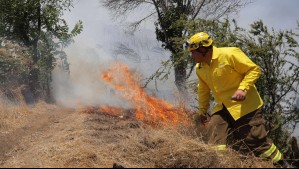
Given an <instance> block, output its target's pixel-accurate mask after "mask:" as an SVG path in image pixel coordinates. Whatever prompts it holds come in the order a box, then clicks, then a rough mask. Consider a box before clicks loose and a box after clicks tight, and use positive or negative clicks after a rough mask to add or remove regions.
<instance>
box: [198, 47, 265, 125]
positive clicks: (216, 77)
mask: <svg viewBox="0 0 299 169" xmlns="http://www.w3.org/2000/svg"><path fill="white" fill-rule="evenodd" d="M196 74H197V76H198V79H199V82H198V102H199V114H203V113H206V112H207V111H208V109H209V107H210V100H211V92H212V94H213V96H214V99H215V102H216V106H215V107H214V108H213V111H212V114H213V113H215V112H217V111H220V110H221V109H222V108H223V106H222V104H224V105H225V107H226V108H227V109H228V111H229V112H230V114H231V115H232V117H233V118H234V119H235V120H238V119H239V118H240V117H242V116H244V115H246V114H248V113H250V112H253V111H254V110H256V109H258V108H260V107H261V106H262V105H263V101H262V99H261V97H260V95H259V93H258V91H257V89H256V87H255V85H254V83H255V81H256V80H257V79H258V78H259V76H260V74H261V70H260V68H259V67H258V66H257V65H256V64H255V63H253V62H252V61H251V60H250V59H249V58H248V57H247V56H246V54H245V53H244V52H242V51H241V50H240V49H239V48H236V47H225V48H217V47H214V46H213V56H212V60H211V63H210V65H208V64H206V63H198V64H197V65H196ZM237 89H241V90H245V91H246V92H247V96H246V99H245V100H244V101H234V100H232V99H231V97H232V95H233V94H234V93H235V91H236V90H237Z"/></svg>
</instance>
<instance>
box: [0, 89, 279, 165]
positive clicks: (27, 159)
mask: <svg viewBox="0 0 299 169" xmlns="http://www.w3.org/2000/svg"><path fill="white" fill-rule="evenodd" d="M16 91H18V90H16ZM15 98H18V100H20V102H22V97H21V96H18V97H15ZM0 118H1V119H0V122H1V126H0V131H1V132H3V131H5V132H9V131H13V130H15V129H17V128H22V130H18V131H16V132H11V133H10V134H7V135H5V134H3V135H2V136H7V137H8V136H10V137H11V138H10V139H13V140H18V139H20V140H19V141H18V142H11V143H6V144H7V146H9V147H10V148H4V149H3V150H5V152H6V153H5V154H2V157H0V167H1V168H2V167H3V168H6V167H8V168H11V167H13V168H23V167H25V168H110V167H113V166H114V167H116V166H118V167H120V166H122V167H126V168H273V167H274V166H273V165H272V163H271V161H268V160H262V159H258V158H256V157H251V156H240V155H239V154H238V153H236V152H234V151H233V150H230V149H228V150H227V151H225V152H217V151H215V150H214V149H213V148H211V146H209V145H206V144H204V142H203V141H202V139H201V138H200V137H199V136H198V132H197V131H196V130H195V129H194V127H192V126H185V125H184V126H176V127H175V126H163V127H155V128H153V127H151V126H149V125H146V124H144V123H142V122H140V121H137V120H136V119H135V118H134V117H133V116H127V117H123V118H120V117H116V116H111V115H108V114H105V113H100V112H96V113H89V114H86V113H82V111H80V110H79V111H75V110H71V109H64V108H60V107H58V106H56V105H49V104H47V103H44V102H40V103H38V104H36V105H34V106H32V107H28V106H26V105H24V104H21V103H20V104H17V105H16V104H12V103H9V102H7V101H6V100H2V101H1V104H0ZM25 124H26V125H25ZM24 125H25V127H23V126H24ZM3 139H4V141H5V140H10V139H5V138H3ZM0 141H1V139H0ZM0 149H1V148H0ZM0 154H1V153H0Z"/></svg>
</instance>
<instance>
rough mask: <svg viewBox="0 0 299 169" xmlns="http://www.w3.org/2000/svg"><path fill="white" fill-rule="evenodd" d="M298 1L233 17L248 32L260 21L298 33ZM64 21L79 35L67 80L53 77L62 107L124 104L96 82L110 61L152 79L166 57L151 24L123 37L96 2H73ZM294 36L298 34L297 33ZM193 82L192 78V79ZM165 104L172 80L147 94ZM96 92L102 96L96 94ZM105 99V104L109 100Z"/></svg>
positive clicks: (268, 2) (259, 2) (252, 7)
mask: <svg viewBox="0 0 299 169" xmlns="http://www.w3.org/2000/svg"><path fill="white" fill-rule="evenodd" d="M298 8H299V0H254V2H253V3H251V4H249V5H247V6H245V7H244V8H242V9H241V10H240V12H239V13H238V14H237V15H233V16H232V17H234V18H235V19H236V20H237V23H238V25H239V26H240V27H243V28H249V27H250V24H252V23H253V22H254V21H257V20H262V21H263V22H264V24H265V25H266V26H267V27H268V28H272V27H273V28H274V29H275V30H277V31H278V30H280V29H281V30H285V29H292V30H296V29H297V28H296V27H297V21H298V20H299V10H298ZM140 13H142V11H138V12H137V13H133V14H132V15H130V17H128V18H127V19H128V20H134V19H135V18H138V17H139V16H140V15H139V14H140ZM64 18H65V19H66V21H67V23H68V24H69V26H70V27H72V26H73V25H74V24H75V23H76V22H77V21H78V20H82V21H83V25H84V28H83V32H82V33H81V34H80V35H78V36H77V37H75V39H74V40H75V43H74V44H72V45H70V46H69V47H68V48H67V49H66V52H67V54H68V61H69V63H70V69H71V77H72V78H71V81H66V80H65V78H64V77H63V76H62V75H61V73H59V71H58V72H57V73H56V74H55V73H54V77H53V81H54V82H53V86H54V89H55V93H56V95H55V97H56V99H57V100H58V101H59V102H60V103H61V104H64V105H69V106H74V105H78V102H80V104H88V105H97V104H98V103H103V102H104V103H105V104H106V103H107V104H108V103H114V104H115V103H116V104H125V103H122V101H121V100H117V98H113V96H111V95H110V93H109V92H106V91H109V87H107V86H106V85H104V84H103V82H102V81H101V80H99V73H100V71H101V70H103V69H105V68H106V67H107V65H109V63H110V62H114V61H115V60H118V61H121V62H125V63H127V64H128V65H130V68H132V69H134V70H136V71H140V72H142V73H143V74H144V76H145V77H148V76H150V75H151V74H153V73H154V72H155V71H156V70H157V69H158V68H159V67H160V64H161V62H162V61H165V60H167V59H168V58H169V53H168V52H167V51H164V50H162V49H161V44H160V43H159V42H157V40H156V38H155V32H154V25H153V23H152V22H151V21H149V22H146V23H145V24H144V25H143V26H142V27H141V28H140V30H139V31H137V32H136V33H135V35H134V36H132V35H131V34H128V33H125V32H124V30H125V29H124V28H125V25H126V22H119V21H115V20H114V19H113V18H112V17H111V14H110V13H109V11H108V10H107V9H105V8H103V7H101V4H100V3H99V0H74V8H72V9H71V11H70V12H65V15H64ZM297 31H298V29H297ZM121 44H123V45H126V46H127V47H129V48H133V49H134V50H135V51H134V53H133V54H132V56H130V57H128V56H124V55H122V54H120V53H118V52H117V50H116V49H117V47H119V45H121ZM193 77H194V78H196V77H195V76H193ZM157 87H158V89H159V90H158V91H156V92H157V95H158V96H159V97H161V98H163V99H167V100H171V99H173V98H175V96H174V94H173V91H174V90H176V87H175V85H174V79H173V77H172V76H171V77H170V78H169V80H168V81H162V82H157V84H153V83H151V84H150V85H149V87H148V90H152V91H155V88H157ZM99 93H100V94H99ZM107 98H109V99H107Z"/></svg>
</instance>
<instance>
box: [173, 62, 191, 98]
mask: <svg viewBox="0 0 299 169" xmlns="http://www.w3.org/2000/svg"><path fill="white" fill-rule="evenodd" d="M174 74H175V84H176V86H177V88H178V90H179V92H180V95H181V96H183V98H186V97H187V96H188V91H187V84H186V79H187V78H186V76H187V72H186V63H185V62H181V63H179V64H176V65H175V66H174Z"/></svg>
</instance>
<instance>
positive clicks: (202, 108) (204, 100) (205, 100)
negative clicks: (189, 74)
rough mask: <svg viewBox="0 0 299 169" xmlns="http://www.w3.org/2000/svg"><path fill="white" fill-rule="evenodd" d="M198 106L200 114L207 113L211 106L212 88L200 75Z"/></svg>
mask: <svg viewBox="0 0 299 169" xmlns="http://www.w3.org/2000/svg"><path fill="white" fill-rule="evenodd" d="M197 87H198V106H199V110H198V113H199V114H204V113H207V111H208V109H209V107H210V99H211V98H210V97H211V94H210V88H209V87H208V86H207V84H206V83H205V82H203V81H202V80H201V78H200V77H198V86H197Z"/></svg>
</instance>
